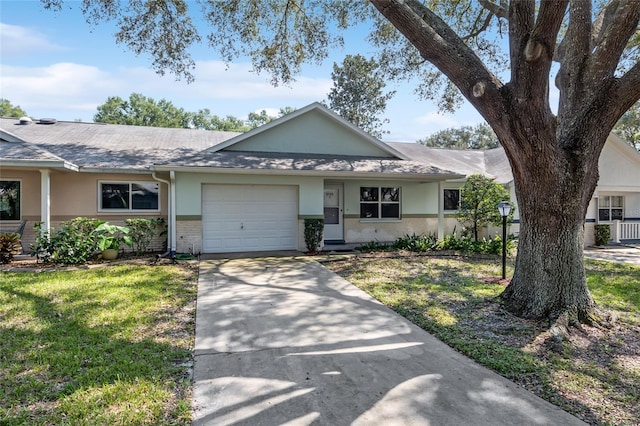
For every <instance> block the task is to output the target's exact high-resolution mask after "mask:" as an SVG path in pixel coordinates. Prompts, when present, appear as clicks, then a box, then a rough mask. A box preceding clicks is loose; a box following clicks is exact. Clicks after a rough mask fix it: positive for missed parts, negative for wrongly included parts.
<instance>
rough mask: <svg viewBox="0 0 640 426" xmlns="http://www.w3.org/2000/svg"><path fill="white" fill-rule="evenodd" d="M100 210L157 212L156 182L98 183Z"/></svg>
mask: <svg viewBox="0 0 640 426" xmlns="http://www.w3.org/2000/svg"><path fill="white" fill-rule="evenodd" d="M99 197H100V210H121V211H122V210H158V206H159V184H158V183H157V182H100V194H99Z"/></svg>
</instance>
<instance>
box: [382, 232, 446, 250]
mask: <svg viewBox="0 0 640 426" xmlns="http://www.w3.org/2000/svg"><path fill="white" fill-rule="evenodd" d="M437 244H438V237H436V236H435V235H433V234H431V235H427V236H425V235H416V234H415V233H414V234H412V235H409V234H405V235H404V236H403V237H400V238H398V239H397V240H396V241H395V242H394V243H393V248H394V249H396V250H408V251H414V252H426V251H430V250H433V249H434V248H435V247H436V245H437Z"/></svg>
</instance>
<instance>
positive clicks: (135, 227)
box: [125, 218, 164, 254]
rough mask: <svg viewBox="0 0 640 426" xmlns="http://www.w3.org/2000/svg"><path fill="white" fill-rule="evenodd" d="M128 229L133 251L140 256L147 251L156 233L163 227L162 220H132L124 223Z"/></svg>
mask: <svg viewBox="0 0 640 426" xmlns="http://www.w3.org/2000/svg"><path fill="white" fill-rule="evenodd" d="M125 223H126V224H127V227H128V228H129V236H130V237H131V240H132V241H133V249H134V250H135V252H136V254H142V253H144V252H145V251H147V250H148V248H149V244H151V241H152V240H153V238H154V237H155V236H156V231H157V230H158V228H160V227H161V226H162V225H164V219H162V218H158V219H156V218H151V219H147V218H134V219H127V220H126V221H125Z"/></svg>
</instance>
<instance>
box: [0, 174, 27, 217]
mask: <svg viewBox="0 0 640 426" xmlns="http://www.w3.org/2000/svg"><path fill="white" fill-rule="evenodd" d="M21 210H22V209H21V207H20V181H19V180H0V219H1V220H20V215H21Z"/></svg>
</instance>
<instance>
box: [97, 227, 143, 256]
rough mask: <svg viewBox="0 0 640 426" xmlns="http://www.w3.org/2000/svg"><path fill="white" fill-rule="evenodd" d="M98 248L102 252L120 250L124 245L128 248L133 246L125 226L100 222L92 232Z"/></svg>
mask: <svg viewBox="0 0 640 426" xmlns="http://www.w3.org/2000/svg"><path fill="white" fill-rule="evenodd" d="M93 235H95V240H96V244H97V246H98V248H99V249H100V250H102V251H104V250H109V249H111V250H120V246H121V245H122V244H125V245H127V246H129V247H131V246H132V245H133V240H132V239H131V236H130V235H129V228H127V227H126V226H118V225H113V224H111V223H109V222H102V223H100V225H98V227H97V228H96V229H95V230H94V231H93Z"/></svg>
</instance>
